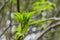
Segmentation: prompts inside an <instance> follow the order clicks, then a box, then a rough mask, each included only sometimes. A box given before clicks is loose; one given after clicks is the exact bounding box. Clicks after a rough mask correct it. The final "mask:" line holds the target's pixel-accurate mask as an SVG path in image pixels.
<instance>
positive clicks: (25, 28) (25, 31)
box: [22, 25, 28, 34]
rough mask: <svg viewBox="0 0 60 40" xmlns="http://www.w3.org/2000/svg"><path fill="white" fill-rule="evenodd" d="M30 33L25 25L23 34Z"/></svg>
mask: <svg viewBox="0 0 60 40" xmlns="http://www.w3.org/2000/svg"><path fill="white" fill-rule="evenodd" d="M27 31H28V25H25V27H24V28H23V30H22V34H26V33H27Z"/></svg>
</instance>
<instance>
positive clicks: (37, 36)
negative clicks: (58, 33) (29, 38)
mask: <svg viewBox="0 0 60 40" xmlns="http://www.w3.org/2000/svg"><path fill="white" fill-rule="evenodd" d="M58 25H60V22H57V23H55V24H53V25H51V26H49V27H48V28H47V29H46V30H44V31H42V32H41V34H40V32H39V33H38V34H37V35H36V38H35V40H39V39H40V38H42V37H43V36H44V34H46V33H47V32H48V31H50V30H51V29H52V28H55V27H56V26H58Z"/></svg>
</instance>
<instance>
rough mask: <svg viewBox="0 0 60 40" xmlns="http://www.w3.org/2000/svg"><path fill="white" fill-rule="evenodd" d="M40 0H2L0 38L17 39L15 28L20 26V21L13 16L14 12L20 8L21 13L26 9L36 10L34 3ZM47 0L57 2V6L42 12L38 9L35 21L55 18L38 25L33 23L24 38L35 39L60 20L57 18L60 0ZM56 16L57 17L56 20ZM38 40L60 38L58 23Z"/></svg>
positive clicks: (0, 39)
mask: <svg viewBox="0 0 60 40" xmlns="http://www.w3.org/2000/svg"><path fill="white" fill-rule="evenodd" d="M39 1H41V0H19V2H17V0H0V40H15V39H14V37H15V28H17V26H18V22H17V21H16V20H15V19H14V18H13V16H14V14H13V12H16V11H18V10H19V12H20V13H23V12H24V11H26V12H31V11H34V10H33V4H34V3H35V2H39ZM46 1H48V2H49V3H50V2H53V3H55V4H56V8H54V9H53V10H49V11H47V10H46V11H45V12H43V13H41V14H39V13H40V11H38V12H36V13H38V14H36V15H35V16H33V17H32V19H33V20H34V21H36V20H38V19H40V20H41V21H43V20H45V19H49V18H53V20H47V21H43V22H40V23H39V24H36V25H31V26H30V27H29V29H28V33H27V34H26V35H25V36H24V40H35V38H36V37H37V36H38V35H40V33H41V32H42V31H44V30H45V29H46V28H48V27H49V26H51V25H53V24H55V23H57V22H60V19H59V20H58V19H57V18H59V17H60V0H46ZM18 3H19V4H18ZM18 5H20V7H17V6H18ZM19 8H20V9H19ZM54 18H56V20H55V19H54ZM33 20H32V21H33ZM38 40H60V26H59V25H57V26H56V28H52V29H51V30H50V31H48V32H47V33H45V35H44V36H43V37H42V38H40V39H38Z"/></svg>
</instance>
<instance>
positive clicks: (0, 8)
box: [0, 1, 8, 12]
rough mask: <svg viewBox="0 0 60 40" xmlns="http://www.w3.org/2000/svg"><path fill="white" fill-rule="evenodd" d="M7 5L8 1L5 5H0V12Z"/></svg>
mask: <svg viewBox="0 0 60 40" xmlns="http://www.w3.org/2000/svg"><path fill="white" fill-rule="evenodd" d="M7 4H8V1H6V2H5V4H3V5H2V7H0V12H1V10H2V9H4V7H5V6H6V5H7Z"/></svg>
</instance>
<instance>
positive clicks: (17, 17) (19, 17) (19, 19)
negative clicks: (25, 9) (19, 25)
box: [14, 12, 23, 22]
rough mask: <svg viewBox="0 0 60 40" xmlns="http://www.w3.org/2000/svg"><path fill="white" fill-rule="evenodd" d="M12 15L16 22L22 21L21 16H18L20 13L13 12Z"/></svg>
mask: <svg viewBox="0 0 60 40" xmlns="http://www.w3.org/2000/svg"><path fill="white" fill-rule="evenodd" d="M14 14H15V16H14V18H15V19H16V20H18V22H22V21H23V16H22V14H20V13H18V12H14Z"/></svg>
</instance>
